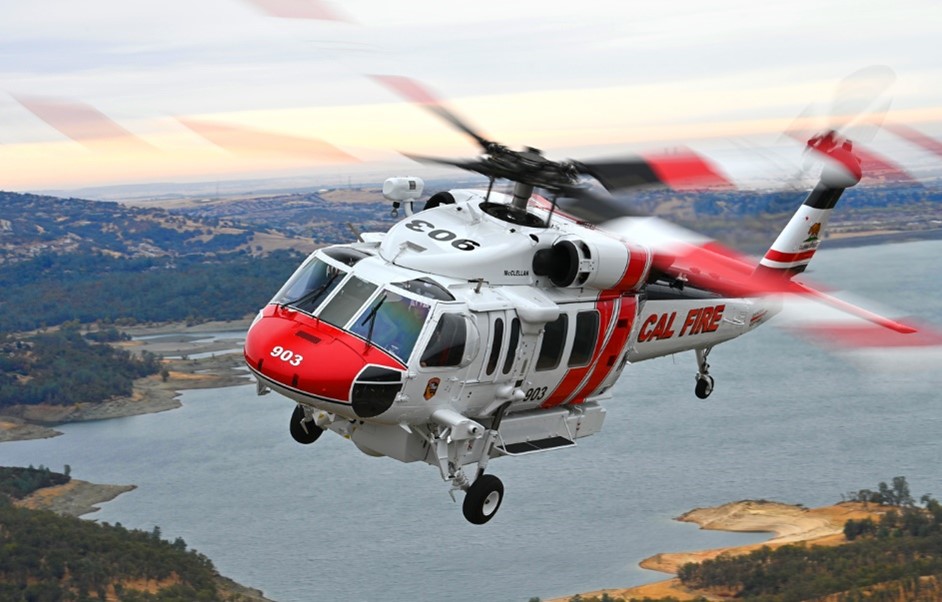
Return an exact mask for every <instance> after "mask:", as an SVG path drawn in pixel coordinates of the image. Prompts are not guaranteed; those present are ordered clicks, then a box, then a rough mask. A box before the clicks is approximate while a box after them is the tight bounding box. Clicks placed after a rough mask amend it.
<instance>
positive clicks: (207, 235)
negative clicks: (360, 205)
mask: <svg viewBox="0 0 942 602" xmlns="http://www.w3.org/2000/svg"><path fill="white" fill-rule="evenodd" d="M279 239H280V240H279ZM286 239H290V240H289V241H287V242H290V244H291V246H292V247H293V248H297V249H299V250H307V251H310V250H312V249H313V248H314V245H313V243H312V242H311V241H309V240H305V239H298V238H295V237H291V236H288V237H286V236H284V235H283V234H280V233H277V232H264V231H262V232H256V231H255V230H254V229H252V228H249V227H244V226H236V225H233V224H230V223H227V222H225V221H224V220H219V219H214V220H202V219H199V218H198V217H188V216H186V215H175V214H173V213H170V212H168V211H166V210H164V209H154V208H147V209H145V208H139V207H128V206H125V205H121V204H119V203H113V202H107V201H87V200H82V199H60V198H56V197H49V196H37V195H33V194H17V193H11V192H0V264H3V263H12V262H16V261H23V260H27V259H30V258H35V257H38V256H42V255H45V254H49V253H53V254H72V253H79V254H91V253H97V254H104V255H108V256H110V257H118V258H141V257H165V256H166V257H179V256H184V255H194V254H195V255H218V254H225V253H233V252H251V253H255V254H260V253H263V252H265V251H266V250H268V248H269V247H274V248H283V247H284V246H285V244H284V243H285V242H286ZM279 242H280V243H281V244H279Z"/></svg>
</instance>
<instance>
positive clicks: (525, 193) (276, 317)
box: [244, 76, 915, 524]
mask: <svg viewBox="0 0 942 602" xmlns="http://www.w3.org/2000/svg"><path fill="white" fill-rule="evenodd" d="M382 83H384V84H385V85H387V86H389V87H391V88H393V89H395V90H396V91H397V92H398V93H400V94H401V95H403V96H406V97H407V98H409V99H410V100H413V101H415V102H417V103H419V104H421V105H422V106H423V107H425V108H426V109H427V110H429V111H431V112H432V113H434V114H435V115H437V116H438V117H440V118H441V119H443V120H444V121H446V122H447V123H449V124H450V125H451V126H453V127H455V128H456V129H458V130H460V131H461V132H463V133H464V134H466V135H468V136H470V137H471V138H472V139H473V140H474V141H475V142H476V143H477V144H478V145H479V146H480V147H481V149H482V151H483V153H482V155H481V156H479V157H477V158H475V159H469V160H463V159H461V160H451V159H440V158H432V157H415V158H416V159H418V160H420V161H423V162H426V163H435V164H443V165H449V166H453V167H458V168H461V169H464V170H468V171H471V172H474V173H477V174H481V175H484V176H485V177H487V178H488V180H489V183H490V185H489V186H488V188H487V189H482V190H477V189H457V190H450V191H441V192H437V193H435V194H433V195H431V196H430V197H429V198H428V200H427V201H426V202H425V205H424V207H423V208H422V209H421V210H417V209H416V207H415V203H417V202H418V200H419V199H420V198H422V196H423V193H424V182H423V181H422V180H421V179H420V178H417V177H409V176H406V177H394V178H390V179H388V180H386V182H385V183H384V185H383V194H384V196H385V198H386V199H388V200H389V201H391V202H392V203H393V207H394V209H393V211H394V212H395V211H397V210H398V209H399V208H402V207H404V213H405V216H404V217H403V218H402V219H401V220H399V221H398V222H396V223H395V224H394V225H393V226H392V227H391V228H390V229H389V230H388V231H387V232H385V233H380V232H364V233H359V235H358V237H357V240H356V241H354V242H350V243H346V244H337V245H332V246H327V247H323V248H320V249H318V250H316V251H315V252H314V253H313V254H311V255H310V256H309V257H308V258H307V259H306V260H305V261H304V262H303V263H302V265H301V266H300V267H298V268H297V270H296V271H295V272H294V274H293V275H292V276H291V277H290V278H289V279H288V281H287V282H286V283H285V284H284V286H283V287H282V288H281V289H280V290H279V291H278V292H277V293H276V294H275V295H274V297H273V298H272V300H271V301H270V302H269V303H268V305H266V306H265V307H264V308H263V309H262V310H261V311H259V313H258V315H257V316H256V318H255V319H254V321H253V322H252V325H251V327H250V329H249V331H248V333H247V335H246V341H245V346H244V356H245V362H246V364H247V366H248V367H249V369H250V370H251V372H252V374H253V375H254V377H255V379H256V382H257V392H258V394H259V395H263V394H266V393H269V392H271V391H275V392H277V393H279V394H281V395H283V396H285V397H287V398H289V399H291V400H293V401H294V402H295V408H294V410H293V412H292V414H291V418H290V422H289V431H290V434H291V436H292V437H293V438H294V439H295V440H296V441H298V442H299V443H302V444H311V443H313V442H315V441H316V440H317V439H318V438H319V437H320V436H321V435H322V434H323V432H324V431H326V430H330V431H333V432H334V433H336V434H338V435H340V436H342V437H344V438H346V439H349V440H351V441H352V443H353V444H354V445H355V446H356V447H357V448H358V449H359V450H360V451H361V452H363V453H365V454H368V455H371V456H388V457H390V458H393V459H395V460H398V461H400V462H425V463H427V464H429V465H431V466H433V467H436V468H437V469H438V470H439V473H440V476H441V478H442V479H443V481H445V482H446V483H447V484H449V485H450V490H449V493H450V494H451V496H452V499H454V500H456V498H455V493H457V492H463V493H464V500H463V503H462V511H463V515H464V517H465V519H467V520H468V521H469V522H471V523H473V524H484V523H487V522H488V521H490V520H491V519H492V518H493V517H494V516H495V514H496V513H497V511H498V509H499V508H500V506H501V503H502V501H503V498H504V485H503V483H502V482H501V480H500V479H499V478H498V477H497V476H495V475H494V474H492V473H490V472H487V469H488V467H489V466H490V464H489V463H490V461H491V460H493V459H496V458H499V457H503V456H517V455H524V454H532V453H540V452H546V451H551V450H557V449H562V448H568V447H572V446H575V445H576V443H577V440H579V439H581V438H584V437H588V436H591V435H593V434H596V433H598V432H599V431H600V430H601V428H602V425H603V422H604V419H605V413H606V410H605V407H604V406H603V402H604V401H605V400H606V399H608V398H610V397H611V389H612V387H613V385H614V384H615V383H616V381H617V380H618V378H619V377H620V375H621V374H622V372H623V371H624V370H625V368H626V366H628V365H630V364H633V363H636V362H640V361H644V360H648V359H651V358H656V357H662V356H667V355H673V354H677V353H681V352H686V351H693V352H694V355H695V358H696V367H697V372H696V378H695V384H694V394H695V396H696V397H697V398H700V399H706V398H708V397H709V396H710V394H711V393H712V392H713V390H714V386H715V381H714V377H713V376H712V375H711V374H710V365H709V363H708V361H707V360H708V357H709V354H710V351H711V350H712V349H713V348H714V347H715V346H716V345H719V344H721V343H724V342H726V341H730V340H732V339H735V338H737V337H739V336H742V335H744V334H746V333H748V332H751V331H753V330H755V329H756V328H758V327H759V326H761V325H763V324H765V323H766V322H768V321H769V320H770V319H771V318H772V317H773V316H774V315H776V314H777V313H779V311H780V310H781V308H782V299H783V297H785V296H789V295H799V296H802V297H806V298H811V299H814V300H816V301H819V302H822V303H825V304H827V305H830V306H833V307H835V308H837V309H839V310H841V311H842V312H846V313H849V314H851V315H854V316H856V317H857V318H862V319H864V320H867V321H869V322H871V323H872V324H874V325H877V326H879V327H880V328H884V329H888V330H890V331H894V332H896V333H901V334H907V333H912V332H915V329H914V328H913V327H912V326H910V325H908V324H905V323H902V322H898V321H895V320H892V319H889V318H885V317H883V316H880V315H877V314H875V313H872V312H870V311H868V310H866V309H863V308H860V307H858V306H855V305H851V304H849V303H847V302H845V301H842V300H840V299H837V298H836V297H832V296H830V295H828V294H826V293H824V292H822V291H819V290H817V289H815V288H812V287H810V286H808V285H805V284H802V283H801V282H799V281H798V280H796V279H795V276H796V275H798V274H800V273H802V272H803V271H804V270H805V268H806V267H807V266H808V264H809V262H810V261H811V259H812V257H813V256H814V254H815V252H816V251H817V249H818V246H819V244H820V242H821V240H822V239H823V237H824V232H825V229H826V226H827V223H828V218H829V216H830V215H831V213H832V211H833V210H834V208H835V205H836V204H837V202H838V200H839V199H840V197H841V195H842V194H843V192H844V191H845V190H846V189H847V188H849V187H851V186H854V185H855V184H856V183H858V182H859V180H860V179H861V176H862V171H861V167H860V161H859V159H858V158H857V156H856V155H855V153H854V147H853V142H852V141H850V140H848V139H846V138H844V137H843V136H841V135H840V134H839V133H838V132H837V131H834V130H829V131H826V132H825V133H822V134H818V135H815V136H812V137H811V138H809V139H808V140H807V151H806V152H807V153H808V154H810V155H812V156H813V157H814V158H815V159H816V161H817V162H818V164H819V167H818V176H817V184H816V185H815V186H814V187H813V189H812V190H811V191H810V193H809V194H808V196H807V198H806V199H805V200H804V202H803V203H802V204H801V205H800V207H799V208H798V209H797V211H796V212H795V213H794V215H793V216H792V217H791V219H790V220H789V221H788V223H787V224H786V226H785V227H784V229H783V230H782V231H781V233H780V234H779V235H778V237H777V238H776V239H775V240H774V242H773V243H772V244H771V246H770V247H769V249H768V251H767V252H766V253H765V255H764V256H763V257H762V258H761V260H760V261H759V262H758V264H756V263H754V262H753V261H752V260H751V259H748V258H746V257H745V256H743V255H741V254H739V253H738V252H736V251H734V250H732V249H730V248H727V247H725V246H723V245H721V244H720V243H718V242H716V241H714V240H710V239H708V238H705V237H703V236H700V235H698V234H695V233H694V232H691V231H689V230H686V229H684V228H681V227H679V226H675V225H673V224H671V223H669V222H667V221H664V220H661V219H659V218H656V217H652V216H647V215H643V214H640V213H638V212H636V211H633V210H632V209H631V208H630V207H626V206H625V205H624V204H623V203H621V202H619V201H618V200H617V199H616V198H615V196H614V195H615V193H621V192H623V191H625V190H627V189H630V188H633V187H635V186H639V185H649V184H658V183H660V184H667V185H671V186H678V185H681V184H683V183H692V184H697V185H704V184H705V185H710V184H711V183H715V182H717V181H722V179H723V178H722V174H721V173H720V172H719V171H718V170H715V169H713V168H712V167H711V165H710V164H709V162H707V161H705V160H703V159H702V158H701V157H699V156H697V155H695V154H693V153H687V154H675V155H672V156H669V157H666V158H662V159H650V158H649V159H630V160H604V161H575V160H566V161H555V160H551V159H548V158H547V157H545V156H544V155H543V153H542V152H541V151H539V150H537V149H534V148H524V149H523V150H513V149H510V148H508V147H505V146H503V145H501V144H499V143H496V142H493V141H491V140H489V139H487V138H486V137H484V136H483V135H482V134H480V133H479V132H478V131H477V130H476V129H475V128H472V127H471V126H470V125H468V123H467V122H466V121H465V120H463V119H461V118H460V117H458V116H457V114H456V113H454V112H453V111H452V110H450V109H449V108H447V107H446V106H445V105H444V104H443V103H441V102H440V101H438V100H437V99H436V98H435V97H434V96H432V95H431V94H430V93H429V92H428V91H427V90H425V89H424V88H422V87H421V86H420V85H419V84H417V83H416V82H414V81H412V80H408V79H405V78H399V77H392V76H384V77H383V78H382ZM504 180H506V181H507V182H509V183H511V184H512V191H511V192H509V193H508V192H498V191H496V190H494V183H495V181H504ZM456 501H457V500H456Z"/></svg>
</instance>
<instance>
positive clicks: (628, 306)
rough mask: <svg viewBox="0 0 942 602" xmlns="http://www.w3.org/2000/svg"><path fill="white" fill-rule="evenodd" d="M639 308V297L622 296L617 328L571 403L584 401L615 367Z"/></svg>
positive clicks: (616, 317)
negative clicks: (586, 380)
mask: <svg viewBox="0 0 942 602" xmlns="http://www.w3.org/2000/svg"><path fill="white" fill-rule="evenodd" d="M637 308H638V299H637V298H636V297H634V296H631V297H622V298H621V307H620V308H619V310H618V315H617V316H615V319H616V320H618V322H616V323H615V330H614V331H613V332H612V336H611V337H609V339H608V343H606V344H605V349H603V350H602V353H601V354H599V358H598V361H596V362H595V363H594V364H593V370H592V374H591V376H589V380H588V382H587V383H586V384H585V386H583V387H582V389H580V390H579V392H578V393H577V394H576V396H575V399H573V400H572V402H571V403H573V404H580V403H583V402H584V401H585V398H586V397H588V396H589V395H591V394H592V393H593V392H594V391H595V390H596V389H597V388H598V387H599V385H600V384H602V382H603V381H604V380H605V379H606V378H607V377H608V375H609V374H611V372H612V370H614V369H615V362H617V361H618V356H619V355H620V354H621V352H622V350H624V348H625V345H626V344H627V342H628V337H629V336H630V335H631V327H632V325H634V321H635V315H636V314H637Z"/></svg>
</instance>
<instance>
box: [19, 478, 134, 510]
mask: <svg viewBox="0 0 942 602" xmlns="http://www.w3.org/2000/svg"><path fill="white" fill-rule="evenodd" d="M135 489H137V485H99V484H97V483H89V482H88V481H80V480H79V479H72V480H70V481H69V482H68V483H66V484H64V485H54V486H52V487H43V488H41V489H37V490H36V491H34V492H33V493H31V494H29V495H28V496H26V497H25V498H23V499H21V500H17V501H16V502H14V505H15V506H19V507H20V508H29V509H30V510H51V511H52V512H55V513H56V514H64V515H66V516H74V517H76V518H78V517H82V516H85V515H86V514H91V513H93V512H98V511H99V510H101V508H100V507H99V504H104V503H106V502H110V501H111V500H113V499H115V498H116V497H118V496H119V495H121V494H122V493H127V492H128V491H134V490H135Z"/></svg>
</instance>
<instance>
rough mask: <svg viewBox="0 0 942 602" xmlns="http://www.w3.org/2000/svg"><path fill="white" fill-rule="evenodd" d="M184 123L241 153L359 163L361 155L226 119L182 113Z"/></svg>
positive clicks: (213, 140) (231, 150) (319, 141)
mask: <svg viewBox="0 0 942 602" xmlns="http://www.w3.org/2000/svg"><path fill="white" fill-rule="evenodd" d="M177 121H179V122H180V123H181V124H182V125H184V126H186V127H187V128H189V129H190V130H192V131H193V132H194V133H196V134H198V135H200V136H201V137H203V138H205V139H206V140H208V141H210V142H212V143H213V144H215V145H216V146H218V147H220V148H224V149H226V150H228V151H230V152H233V153H235V154H239V155H256V156H257V155H262V156H265V155H290V156H294V157H299V158H303V159H306V160H310V161H317V162H323V163H359V161H360V160H359V159H357V158H356V157H354V156H352V155H350V154H348V153H345V152H344V151H342V150H340V149H339V148H337V147H336V146H333V145H331V144H328V143H326V142H324V141H322V140H317V139H316V138H306V137H302V136H291V135H288V134H278V133H273V132H266V131H264V130H256V129H252V128H247V127H243V126H237V125H232V124H226V123H217V122H211V121H203V120H200V119H191V118H188V117H178V118H177Z"/></svg>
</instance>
